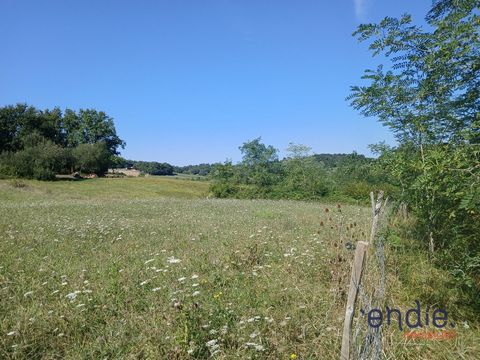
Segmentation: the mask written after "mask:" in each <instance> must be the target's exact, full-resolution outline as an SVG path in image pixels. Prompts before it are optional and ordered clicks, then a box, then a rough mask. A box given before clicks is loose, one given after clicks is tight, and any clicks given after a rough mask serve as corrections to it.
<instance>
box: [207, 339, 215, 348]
mask: <svg viewBox="0 0 480 360" xmlns="http://www.w3.org/2000/svg"><path fill="white" fill-rule="evenodd" d="M205 345H207V346H208V347H212V346H215V345H217V339H213V340H210V341H207V343H206V344H205Z"/></svg>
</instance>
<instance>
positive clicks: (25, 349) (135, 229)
mask: <svg viewBox="0 0 480 360" xmlns="http://www.w3.org/2000/svg"><path fill="white" fill-rule="evenodd" d="M207 192H208V183H206V182H200V181H188V180H178V179H173V178H159V177H148V178H134V179H131V178H128V179H92V180H86V181H78V182H52V183H43V182H34V181H12V180H8V181H7V180H1V181H0V200H1V202H0V358H2V359H3V358H5V359H9V358H18V359H40V358H45V359H52V358H67V359H77V358H88V359H97V358H98V359H105V358H109V359H110V358H115V359H116V358H118V359H122V358H131V359H137V358H145V359H189V358H191V359H195V358H216V359H237V358H240V359H247V358H251V359H334V358H335V359H336V358H338V357H339V347H340V339H341V330H342V324H343V314H344V306H345V291H346V288H347V285H348V281H349V271H350V260H351V258H352V256H353V252H352V251H349V250H347V249H346V247H345V246H344V244H345V243H346V242H347V241H353V242H355V241H357V240H363V239H365V238H366V234H368V232H369V227H370V211H369V209H367V208H362V207H356V206H351V205H342V206H341V208H338V207H337V206H336V205H331V204H329V205H322V204H318V203H305V202H292V201H260V200H217V199H208V198H207ZM326 208H328V212H326V210H325V209H326ZM423 266H425V267H423ZM415 269H416V271H418V272H420V273H419V274H418V275H417V277H418V279H417V280H415V281H420V282H421V281H426V280H425V276H426V274H425V273H424V272H425V270H426V269H428V267H427V265H422V263H416V264H415ZM422 272H423V273H422ZM400 275H401V274H400ZM400 275H398V276H400ZM427 275H428V274H427ZM398 276H397V275H395V274H389V279H391V281H390V282H389V284H391V285H389V286H390V289H389V290H391V293H393V294H395V296H397V298H396V299H395V301H396V303H397V304H398V303H399V304H402V303H404V302H406V303H409V304H410V305H411V301H412V298H411V296H412V295H411V294H410V293H409V292H408V289H404V288H402V280H401V276H400V277H398ZM404 276H409V275H408V274H407V275H405V274H404ZM422 276H423V278H422ZM474 324H475V322H474V321H472V322H471V324H470V328H469V329H467V328H466V326H462V327H458V328H457V331H458V333H459V335H458V337H457V338H456V339H453V340H448V341H443V342H441V341H410V342H406V341H405V340H403V338H402V337H401V334H400V333H399V332H395V331H391V332H390V330H389V329H386V330H385V332H386V338H388V341H387V343H388V344H389V347H388V352H387V353H386V354H385V356H386V358H392V359H393V358H398V359H408V358H423V359H432V358H435V359H448V358H459V359H460V358H462V359H475V358H480V352H479V347H478V345H477V344H478V343H479V341H480V337H479V332H478V330H476V328H475V325H474ZM452 356H453V357H452Z"/></svg>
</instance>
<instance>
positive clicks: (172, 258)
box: [167, 256, 182, 264]
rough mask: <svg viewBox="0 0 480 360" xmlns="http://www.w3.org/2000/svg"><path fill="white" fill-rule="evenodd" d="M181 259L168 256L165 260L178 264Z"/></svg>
mask: <svg viewBox="0 0 480 360" xmlns="http://www.w3.org/2000/svg"><path fill="white" fill-rule="evenodd" d="M181 261H182V260H180V259H175V257H174V256H170V257H169V258H167V262H168V263H169V264H178V263H179V262H181Z"/></svg>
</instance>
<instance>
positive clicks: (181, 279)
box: [178, 277, 187, 282]
mask: <svg viewBox="0 0 480 360" xmlns="http://www.w3.org/2000/svg"><path fill="white" fill-rule="evenodd" d="M186 279H187V278H186V277H181V278H179V279H178V281H179V282H184V281H185V280H186Z"/></svg>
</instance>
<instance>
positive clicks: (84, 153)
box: [72, 141, 111, 176]
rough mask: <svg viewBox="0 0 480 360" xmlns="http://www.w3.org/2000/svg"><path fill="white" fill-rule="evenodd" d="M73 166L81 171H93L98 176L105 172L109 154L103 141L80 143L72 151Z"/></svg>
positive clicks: (108, 163)
mask: <svg viewBox="0 0 480 360" xmlns="http://www.w3.org/2000/svg"><path fill="white" fill-rule="evenodd" d="M72 154H73V157H74V159H75V167H76V169H77V170H78V171H80V172H83V173H95V174H97V175H99V176H101V175H103V174H104V173H106V172H107V170H108V166H109V165H110V161H111V158H110V156H111V154H110V151H109V149H108V146H107V145H106V144H105V143H104V142H102V141H101V142H96V143H93V144H80V145H78V146H77V147H76V148H74V149H73V151H72Z"/></svg>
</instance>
